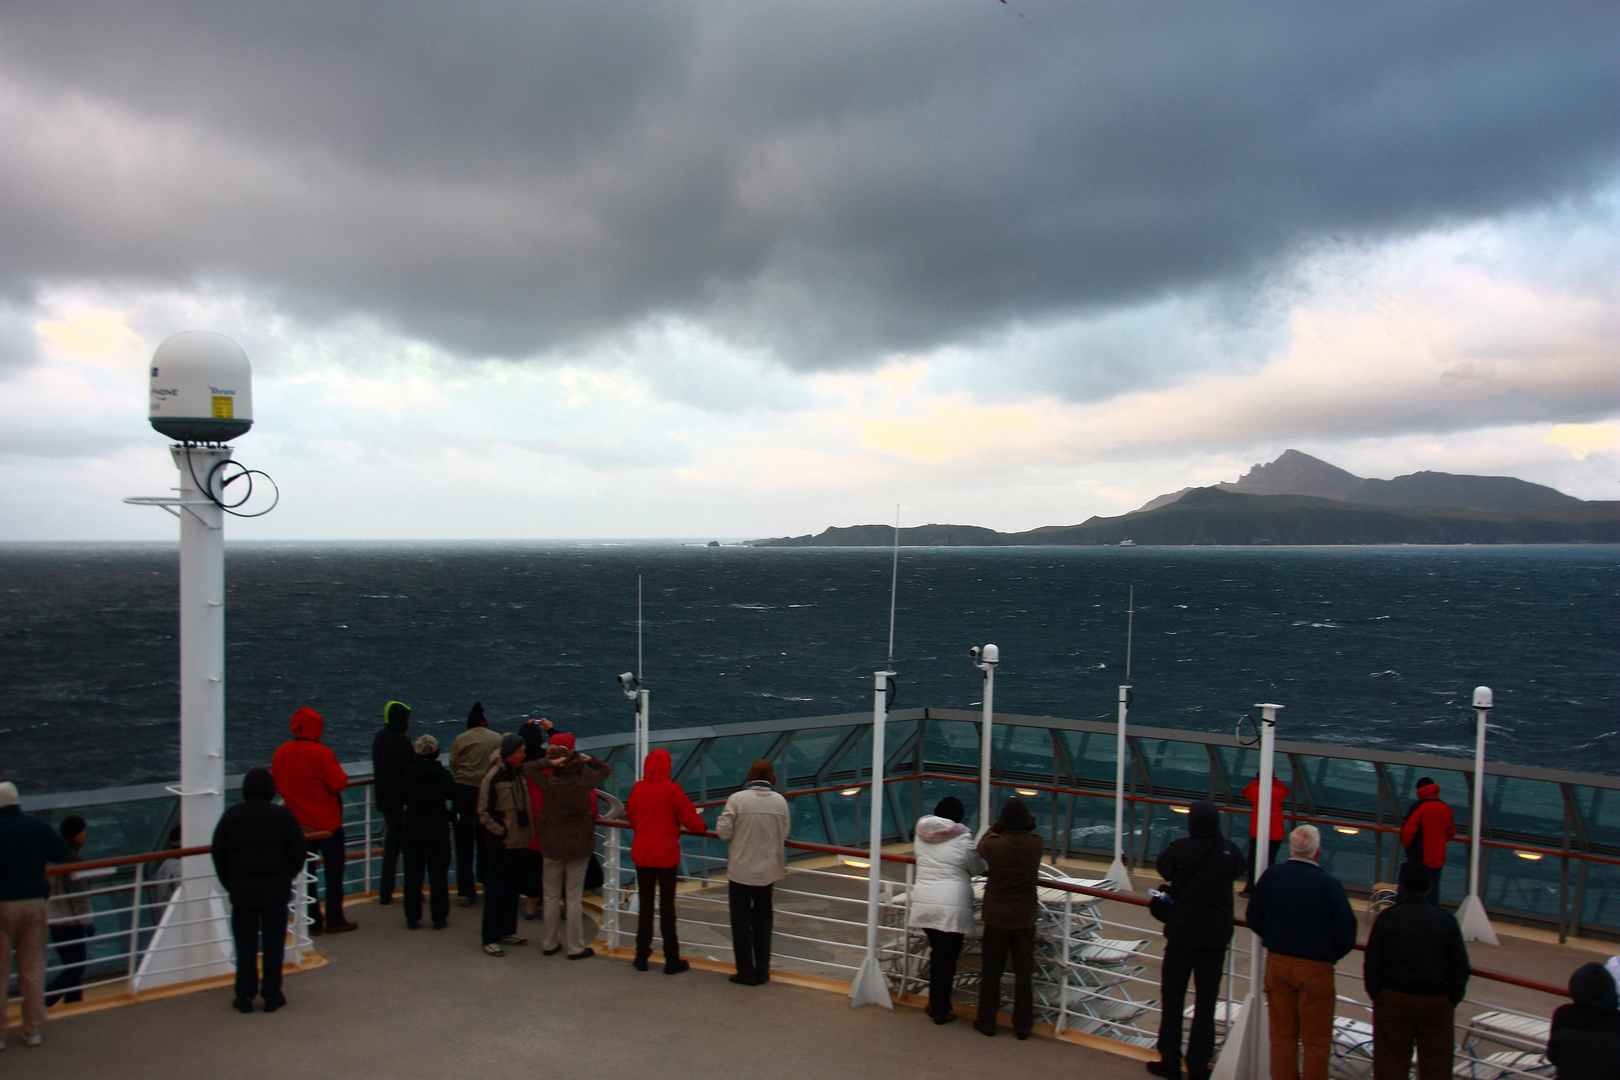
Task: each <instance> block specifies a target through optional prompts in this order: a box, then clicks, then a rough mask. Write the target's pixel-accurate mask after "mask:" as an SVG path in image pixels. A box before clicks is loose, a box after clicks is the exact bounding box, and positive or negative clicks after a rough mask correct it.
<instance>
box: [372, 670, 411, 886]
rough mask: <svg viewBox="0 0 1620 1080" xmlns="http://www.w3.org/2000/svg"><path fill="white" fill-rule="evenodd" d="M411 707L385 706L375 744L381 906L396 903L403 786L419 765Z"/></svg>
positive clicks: (395, 702)
mask: <svg viewBox="0 0 1620 1080" xmlns="http://www.w3.org/2000/svg"><path fill="white" fill-rule="evenodd" d="M410 726H411V707H410V706H409V705H405V704H402V703H401V702H398V701H390V702H389V703H388V704H387V705H384V706H383V726H382V730H381V731H379V732H377V737H376V738H375V739H372V740H371V795H372V799H373V801H374V802H375V803H376V804H377V811H378V813H380V814H382V816H383V857H382V868H381V870H380V871H379V874H378V881H377V903H379V904H387V903H392V902H393V899H394V871H395V870H396V869H397V868H398V866H399V853H400V842H401V840H402V838H403V835H404V819H403V817H402V816H401V815H402V813H403V809H404V807H403V798H404V794H403V785H404V783H405V773H406V772H407V771H408V770H409V769H410V767H411V766H412V765H413V764H414V763H415V762H416V752H415V751H414V750H412V749H411V737H410V736H409V735H407V734H405V729H406V728H408V727H410Z"/></svg>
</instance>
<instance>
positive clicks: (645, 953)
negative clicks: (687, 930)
mask: <svg viewBox="0 0 1620 1080" xmlns="http://www.w3.org/2000/svg"><path fill="white" fill-rule="evenodd" d="M672 766H673V763H672V761H671V759H670V756H669V751H668V750H653V751H651V752H650V753H648V754H647V760H646V764H645V767H644V769H643V771H642V779H640V780H638V781H636V783H635V786H634V787H632V788H631V789H630V797H629V798H628V799H627V800H626V801H625V817H626V819H628V820H629V822H630V827H631V828H632V829H633V830H635V838H634V839H632V840H631V841H630V861H631V862H632V863H634V864H635V867H636V897H637V901H638V904H639V907H640V911H639V913H638V916H637V919H636V958H635V961H634V963H635V967H636V970H637V971H646V970H647V961H648V959H649V958H650V957H651V956H652V937H653V894H654V892H656V893H657V894H658V905H657V906H658V910H659V914H660V915H661V916H662V918H661V919H660V920H659V929H660V930H661V931H662V932H663V939H664V974H665V975H679V974H680V973H681V972H683V971H685V970H686V969H687V968H689V967H691V966H692V965H690V964H688V963H687V962H686V961H685V960H682V959H681V943H680V938H679V936H678V935H677V933H676V929H675V885H676V881H677V877H678V875H677V871H678V870H679V869H680V864H681V829H682V828H685V829H687V830H689V831H691V832H704V831H705V830H706V829H707V827H708V826H707V825H706V824H705V822H704V820H703V818H702V816H701V815H699V814H698V812H697V809H696V808H695V807H693V806H692V800H691V799H690V798H688V797H687V794H686V789H685V788H683V787H681V785H679V784H677V783H676V782H675V781H673V780H671V779H670V778H669V777H670V770H671V768H672Z"/></svg>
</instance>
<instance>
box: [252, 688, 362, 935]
mask: <svg viewBox="0 0 1620 1080" xmlns="http://www.w3.org/2000/svg"><path fill="white" fill-rule="evenodd" d="M291 726H292V733H293V737H292V741H291V742H284V743H282V744H281V745H280V746H278V747H276V756H275V757H273V758H271V759H270V775H271V776H272V777H274V779H275V781H276V791H277V792H279V793H280V795H281V801H282V802H284V803H286V804H287V809H289V810H291V811H292V812H293V817H295V818H297V819H298V824H299V825H301V826H303V828H304V831H305V832H306V833H312V832H326V833H331V836H329V837H328V838H326V839H325V840H310V841H308V844H309V855H310V858H314V857H315V856H316V855H319V856H320V857H321V858H322V859H323V860H325V862H326V913H325V914H326V917H325V919H322V917H321V904H320V901H319V900H316V899H314V898H313V897H312V898H311V901H310V905H309V916H310V919H311V920H312V922H311V924H310V928H309V932H310V933H312V934H319V933H321V932H322V931H323V930H324V931H325V932H326V933H329V934H341V933H343V932H344V931H347V930H358V929H359V925H358V924H357V923H352V922H349V921H348V920H347V919H345V918H344V917H343V871H344V869H345V868H346V866H347V851H346V849H345V847H344V842H343V802H342V800H340V799H339V798H338V793H339V792H341V791H342V790H343V789H344V788H346V787H348V786H349V774H348V773H346V772H344V771H343V766H341V765H339V764H338V759H337V755H336V754H334V753H332V748H331V747H329V746H327V745H325V744H324V743H322V742H321V730H322V728H323V727H324V726H325V721H324V720H322V719H321V714H320V713H318V712H316V711H315V710H314V709H307V708H306V709H299V710H298V711H297V712H295V713H293V714H292V720H291ZM311 891H312V892H313V890H311Z"/></svg>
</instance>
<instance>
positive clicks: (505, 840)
mask: <svg viewBox="0 0 1620 1080" xmlns="http://www.w3.org/2000/svg"><path fill="white" fill-rule="evenodd" d="M524 757H525V750H524V746H523V738H522V737H521V736H519V735H504V736H502V737H501V744H500V748H499V749H497V750H496V751H495V752H494V753H493V754H491V755H490V759H489V770H488V771H487V772H485V773H484V780H483V783H481V784H479V786H478V823H479V824H480V825H482V826H483V827H484V831H485V833H487V834H488V836H489V841H488V843H487V844H486V846H485V850H484V855H485V861H484V867H485V872H486V874H487V875H488V877H487V879H486V880H485V882H484V919H483V939H484V952H486V953H488V954H489V955H490V956H505V955H506V949H505V948H504V946H507V945H527V944H528V943H529V942H528V940H527V939H525V938H521V937H518V932H517V908H518V889H519V887H520V885H521V882H522V880H523V862H524V860H525V859H526V858H527V857H528V854H529V838H530V837H531V836H532V835H533V834H534V833H533V831H534V809H533V807H532V806H531V805H530V803H529V783H528V780H527V779H526V778H525V777H524V775H523V759H524Z"/></svg>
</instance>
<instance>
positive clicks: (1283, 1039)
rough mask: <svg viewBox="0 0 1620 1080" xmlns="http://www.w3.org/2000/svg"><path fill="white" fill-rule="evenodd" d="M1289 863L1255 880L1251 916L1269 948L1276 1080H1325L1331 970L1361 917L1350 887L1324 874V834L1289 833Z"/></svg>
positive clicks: (1351, 943) (1350, 944)
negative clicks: (1347, 890) (1302, 1066)
mask: <svg viewBox="0 0 1620 1080" xmlns="http://www.w3.org/2000/svg"><path fill="white" fill-rule="evenodd" d="M1288 851H1289V855H1290V857H1289V859H1288V861H1286V862H1281V863H1278V864H1277V865H1276V866H1272V867H1269V868H1267V870H1266V872H1265V873H1264V874H1262V875H1260V880H1259V881H1257V882H1255V886H1254V899H1253V900H1250V901H1249V908H1248V911H1247V912H1246V915H1245V917H1246V918H1247V920H1248V923H1249V928H1250V929H1251V930H1253V931H1254V932H1255V933H1257V934H1259V935H1260V940H1261V942H1262V943H1263V944H1264V945H1265V947H1266V981H1265V992H1266V1015H1267V1016H1268V1017H1269V1018H1270V1020H1271V1080H1300V1047H1301V1046H1303V1047H1304V1059H1305V1071H1304V1080H1327V1075H1328V1056H1329V1053H1330V1051H1331V1048H1332V1043H1333V1008H1334V1001H1335V986H1336V983H1335V980H1334V971H1333V965H1334V964H1336V963H1338V962H1339V961H1340V960H1341V959H1343V958H1344V957H1345V956H1346V955H1348V954H1349V952H1350V950H1351V949H1353V948H1355V947H1356V916H1355V913H1354V912H1353V911H1351V910H1350V901H1349V900H1348V899H1347V898H1346V897H1345V895H1344V886H1343V885H1341V884H1340V883H1339V881H1338V879H1337V878H1335V877H1333V876H1332V875H1330V874H1329V873H1328V872H1327V871H1325V870H1323V869H1322V867H1321V866H1320V865H1319V863H1318V860H1319V859H1320V858H1321V855H1322V834H1321V833H1320V832H1318V831H1317V829H1316V826H1314V825H1301V826H1300V827H1299V828H1297V829H1295V830H1294V831H1293V832H1291V833H1289V834H1288Z"/></svg>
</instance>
